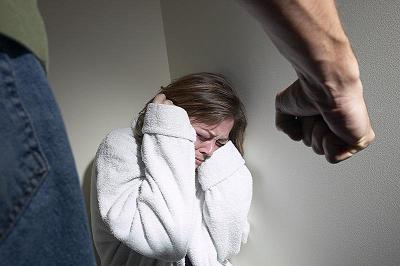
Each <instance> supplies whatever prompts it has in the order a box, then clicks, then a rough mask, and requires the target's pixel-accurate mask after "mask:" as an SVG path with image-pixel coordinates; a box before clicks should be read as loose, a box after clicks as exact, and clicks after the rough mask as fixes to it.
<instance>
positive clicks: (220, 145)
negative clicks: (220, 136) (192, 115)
mask: <svg viewBox="0 0 400 266" xmlns="http://www.w3.org/2000/svg"><path fill="white" fill-rule="evenodd" d="M216 144H217V146H218V147H222V146H224V145H225V144H226V143H222V142H219V141H217V142H216Z"/></svg>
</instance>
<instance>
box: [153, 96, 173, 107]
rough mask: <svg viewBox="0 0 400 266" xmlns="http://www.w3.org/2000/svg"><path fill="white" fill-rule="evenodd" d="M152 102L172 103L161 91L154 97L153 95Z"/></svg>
mask: <svg viewBox="0 0 400 266" xmlns="http://www.w3.org/2000/svg"><path fill="white" fill-rule="evenodd" d="M153 103H158V104H167V105H174V103H173V102H172V101H171V100H168V99H167V97H166V96H165V94H163V93H160V94H157V95H156V97H154V100H153Z"/></svg>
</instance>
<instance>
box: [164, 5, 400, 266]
mask: <svg viewBox="0 0 400 266" xmlns="http://www.w3.org/2000/svg"><path fill="white" fill-rule="evenodd" d="M161 7H162V17H163V24H164V32H165V35H166V43H167V52H168V62H169V67H170V73H171V77H172V78H178V77H180V76H182V75H184V74H188V73H191V72H198V71H211V72H220V73H223V74H225V75H226V76H227V77H228V78H229V79H230V80H231V81H232V82H233V84H234V85H235V86H236V88H237V90H238V92H239V94H240V95H241V97H242V99H243V101H244V102H245V105H246V107H247V113H248V118H249V127H248V132H247V140H246V156H245V159H246V161H247V165H248V167H249V168H250V170H251V172H252V173H253V176H254V197H253V204H252V209H251V215H250V219H251V224H252V232H251V235H250V240H249V243H248V244H247V245H245V246H244V247H243V249H242V251H241V253H240V255H239V256H238V257H236V258H235V259H234V260H233V262H234V264H235V265H245V266H246V265H273V266H293V265H296V266H303V265H304V266H320V265H332V266H343V265H371V266H372V265H400V252H399V251H400V226H399V224H400V166H399V161H400V153H399V150H400V139H399V132H400V127H399V125H400V120H399V116H400V111H399V103H400V101H399V100H400V96H399V95H400V94H399V92H398V83H399V82H398V80H399V76H400V71H399V62H400V53H399V40H400V26H399V23H398V21H399V19H400V6H399V5H398V1H395V0H392V1H372V0H368V1H345V0H339V1H338V8H339V12H340V16H341V18H342V21H343V24H344V27H345V29H346V31H347V33H348V35H349V38H350V39H351V41H352V44H353V47H354V50H355V52H356V54H357V56H358V59H359V62H360V67H361V74H362V80H363V84H364V93H365V99H366V102H367V105H368V107H369V112H370V116H371V120H372V123H373V125H374V129H375V133H376V136H377V138H376V141H375V142H374V143H373V144H372V145H371V146H370V147H369V148H368V149H367V150H366V151H363V152H361V153H359V154H357V155H356V156H354V157H353V158H351V159H350V160H347V161H344V162H342V163H340V164H338V165H330V164H329V163H327V162H326V161H325V159H324V157H322V156H318V155H316V154H314V153H313V152H311V149H310V148H307V147H306V146H303V144H302V143H300V142H293V141H291V140H289V138H288V137H286V136H285V135H283V134H281V133H280V132H278V131H277V130H276V129H275V126H274V98H275V94H276V92H277V91H278V90H279V89H282V88H285V87H286V86H288V85H289V84H291V82H293V81H294V80H295V78H296V77H295V74H294V71H293V70H292V68H291V66H290V64H289V63H288V62H287V61H286V60H285V59H284V58H283V57H282V56H280V55H279V53H278V52H277V50H276V49H275V48H274V47H273V46H272V44H271V42H270V41H269V39H268V38H267V36H266V34H265V33H264V32H263V30H262V28H261V26H260V25H259V24H258V23H257V22H256V20H255V19H254V18H253V17H251V16H250V15H249V14H248V13H247V12H246V11H245V10H244V9H242V8H241V6H240V5H239V4H238V3H237V2H235V1H230V0H204V1H194V0H186V1H181V0H162V1H161Z"/></svg>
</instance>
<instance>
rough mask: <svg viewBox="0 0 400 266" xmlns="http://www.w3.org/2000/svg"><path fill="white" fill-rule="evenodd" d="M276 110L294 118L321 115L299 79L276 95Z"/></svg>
mask: <svg viewBox="0 0 400 266" xmlns="http://www.w3.org/2000/svg"><path fill="white" fill-rule="evenodd" d="M275 109H276V110H277V111H279V112H281V113H284V114H287V115H292V116H312V115H319V114H320V113H319V111H318V110H317V108H316V107H315V106H314V104H313V103H312V101H311V99H310V97H309V96H308V95H307V94H306V93H305V92H304V89H303V87H302V84H301V81H300V80H299V79H298V80H296V81H295V82H293V83H292V84H291V85H290V86H289V87H287V88H286V89H284V90H282V91H280V92H279V93H278V94H277V95H276V98H275Z"/></svg>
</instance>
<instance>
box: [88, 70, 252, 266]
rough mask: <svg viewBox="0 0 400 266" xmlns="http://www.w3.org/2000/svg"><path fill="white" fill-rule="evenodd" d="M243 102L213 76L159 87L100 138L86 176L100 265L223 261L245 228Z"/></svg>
mask: <svg viewBox="0 0 400 266" xmlns="http://www.w3.org/2000/svg"><path fill="white" fill-rule="evenodd" d="M245 128H246V117H245V114H244V108H243V104H242V103H241V101H240V100H239V98H238V97H237V96H236V94H235V93H234V91H233V90H232V88H231V86H230V84H229V83H228V82H227V81H226V80H225V79H224V78H223V77H222V76H220V75H216V74H211V73H198V74H191V75H187V76H185V77H182V78H180V79H178V80H176V81H175V82H173V83H171V84H170V85H168V86H167V87H161V91H160V93H159V94H158V95H157V96H156V97H155V98H154V99H152V100H151V101H149V102H148V103H147V105H146V107H145V108H144V109H143V110H142V111H141V113H140V115H139V117H138V119H137V121H136V122H135V123H133V124H132V128H124V129H116V130H113V131H112V132H111V133H109V134H108V135H107V137H106V138H105V139H104V140H103V142H102V143H101V145H100V147H99V150H98V152H97V155H96V159H95V164H94V169H93V177H92V199H91V205H92V206H91V210H92V230H93V237H94V241H95V246H96V249H97V251H98V254H99V256H100V259H101V263H102V265H195V266H196V265H201V266H205V265H231V263H230V262H229V259H230V258H231V257H232V256H233V255H235V254H237V253H238V252H239V250H240V246H241V243H242V242H245V241H246V239H247V236H248V232H249V224H248V222H247V215H248V211H249V208H250V202H251V194H252V187H251V186H252V178H251V174H250V172H249V171H248V169H247V168H246V166H245V164H244V160H243V158H242V155H243V141H244V132H245Z"/></svg>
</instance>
